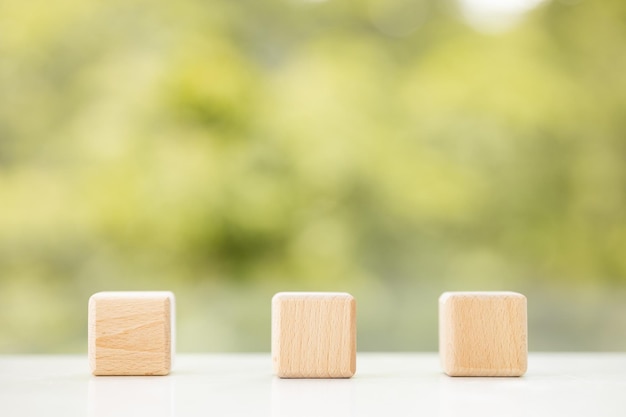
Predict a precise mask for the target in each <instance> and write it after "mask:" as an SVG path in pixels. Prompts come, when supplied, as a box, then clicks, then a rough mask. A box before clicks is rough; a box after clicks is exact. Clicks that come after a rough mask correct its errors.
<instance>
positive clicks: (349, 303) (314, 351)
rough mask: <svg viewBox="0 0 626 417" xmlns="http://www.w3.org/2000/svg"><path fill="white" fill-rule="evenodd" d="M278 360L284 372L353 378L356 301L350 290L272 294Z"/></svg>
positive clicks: (293, 375) (275, 358) (274, 351)
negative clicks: (348, 292)
mask: <svg viewBox="0 0 626 417" xmlns="http://www.w3.org/2000/svg"><path fill="white" fill-rule="evenodd" d="M272 361H273V363H274V371H275V372H276V374H277V375H278V376H279V377H281V378H349V377H351V376H352V375H354V373H355V372H356V302H355V300H354V297H352V296H351V295H350V294H347V293H278V294H276V295H275V296H274V298H272Z"/></svg>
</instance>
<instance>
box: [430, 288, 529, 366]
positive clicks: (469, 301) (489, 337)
mask: <svg viewBox="0 0 626 417" xmlns="http://www.w3.org/2000/svg"><path fill="white" fill-rule="evenodd" d="M527 340H528V338H527V318H526V297H524V296H523V295H522V294H518V293H514V292H447V293H444V294H443V295H442V296H441V297H440V298H439V355H440V358H441V364H442V367H443V370H444V372H445V373H446V374H448V375H450V376H521V375H523V374H524V373H525V372H526V367H527V357H528V342H527Z"/></svg>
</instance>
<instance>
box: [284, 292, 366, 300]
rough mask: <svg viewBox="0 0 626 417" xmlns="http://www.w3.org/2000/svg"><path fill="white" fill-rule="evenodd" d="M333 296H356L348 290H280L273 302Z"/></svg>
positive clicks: (346, 297) (340, 297)
mask: <svg viewBox="0 0 626 417" xmlns="http://www.w3.org/2000/svg"><path fill="white" fill-rule="evenodd" d="M331 298H339V299H346V300H353V299H354V297H353V296H352V295H350V294H349V293H347V292H304V291H302V292H297V291H291V292H289V291H285V292H279V293H276V294H275V295H274V297H272V302H277V301H285V300H304V299H319V300H329V299H331Z"/></svg>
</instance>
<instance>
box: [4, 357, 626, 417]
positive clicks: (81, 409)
mask: <svg viewBox="0 0 626 417" xmlns="http://www.w3.org/2000/svg"><path fill="white" fill-rule="evenodd" d="M0 406H1V410H2V412H1V415H3V416H63V417H69V416H85V415H87V416H89V417H108V416H115V417H123V416H133V417H135V416H150V417H174V416H231V415H232V416H239V415H242V416H271V417H284V416H298V417H306V416H324V417H332V416H418V415H419V416H481V417H485V416H533V417H536V416H561V415H567V416H603V417H606V416H620V417H622V416H624V415H626V354H622V353H613V354H608V353H606V354H591V353H589V354H560V353H559V354H557V353H554V354H531V355H530V358H529V370H528V373H527V374H526V376H524V377H522V378H450V377H448V376H446V375H444V374H442V373H441V371H440V368H439V361H438V357H437V355H436V354H430V353H429V354H395V353H393V354H382V353H376V354H374V353H360V354H359V356H358V359H357V374H356V375H355V377H353V378H352V379H336V380H310V379H308V380H307V379H303V380H289V379H278V378H276V377H274V376H273V375H272V371H271V360H270V356H269V354H227V355H217V354H209V355H178V357H177V362H176V367H175V368H174V371H173V372H172V374H170V375H169V376H165V377H94V376H91V375H90V374H89V368H88V364H87V358H86V357H84V356H0Z"/></svg>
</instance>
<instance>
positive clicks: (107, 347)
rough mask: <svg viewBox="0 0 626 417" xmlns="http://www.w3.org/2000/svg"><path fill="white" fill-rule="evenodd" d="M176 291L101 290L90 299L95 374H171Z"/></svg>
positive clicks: (90, 360)
mask: <svg viewBox="0 0 626 417" xmlns="http://www.w3.org/2000/svg"><path fill="white" fill-rule="evenodd" d="M173 316H174V295H173V294H172V293H171V292H167V291H147V292H101V293H97V294H94V295H93V296H91V298H90V299H89V329H88V333H89V336H88V345H89V346H88V350H89V364H90V366H91V371H92V373H93V374H94V375H167V374H168V373H169V372H170V369H171V363H172V354H173V332H174V328H173Z"/></svg>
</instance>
